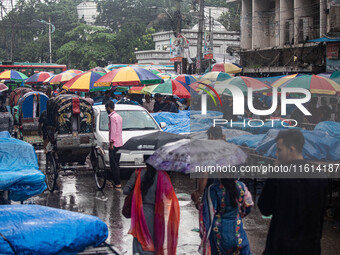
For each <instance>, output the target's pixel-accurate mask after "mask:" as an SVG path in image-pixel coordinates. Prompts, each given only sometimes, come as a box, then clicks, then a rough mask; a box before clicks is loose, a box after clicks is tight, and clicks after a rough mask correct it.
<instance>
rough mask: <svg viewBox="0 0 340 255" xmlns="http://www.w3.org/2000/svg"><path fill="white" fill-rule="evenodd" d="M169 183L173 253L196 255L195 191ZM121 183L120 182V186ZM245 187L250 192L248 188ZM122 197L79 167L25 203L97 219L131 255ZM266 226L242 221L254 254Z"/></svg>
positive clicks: (257, 218) (331, 234)
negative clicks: (174, 200)
mask: <svg viewBox="0 0 340 255" xmlns="http://www.w3.org/2000/svg"><path fill="white" fill-rule="evenodd" d="M37 155H38V159H39V163H40V164H41V166H40V169H44V165H45V160H44V155H43V153H42V151H41V150H38V151H37ZM171 180H172V183H173V186H174V188H175V191H176V194H177V196H178V199H179V201H180V209H181V222H180V229H179V242H178V243H179V244H178V249H177V254H198V252H197V249H198V246H199V243H200V238H199V234H198V233H197V232H196V231H195V229H197V228H198V211H197V210H196V208H195V207H194V204H193V203H192V202H191V200H190V193H191V192H192V191H193V190H194V189H195V180H193V179H190V178H189V176H186V175H182V174H172V176H171ZM125 182H126V180H123V183H122V184H123V185H124V183H125ZM258 187H260V185H259V186H258ZM249 188H250V190H252V187H251V186H250V187H249ZM257 193H259V191H258V192H257ZM124 197H125V196H124V195H123V194H122V192H121V191H117V190H114V189H113V187H112V184H111V182H110V181H109V182H107V184H106V187H105V189H104V190H103V191H98V190H97V188H96V186H95V182H94V177H93V175H92V172H91V171H89V169H88V168H86V167H81V168H78V169H77V170H76V171H65V172H64V171H61V172H59V178H58V187H57V190H55V191H54V193H53V194H51V193H50V192H49V191H45V192H44V193H43V194H41V195H39V196H36V197H34V198H31V199H30V200H28V201H27V202H33V203H36V204H39V205H46V206H50V207H55V208H61V209H66V210H70V211H76V212H82V213H86V214H90V215H95V216H98V217H99V218H100V219H101V220H103V221H104V222H105V223H106V224H107V226H108V228H109V237H108V239H107V242H108V243H110V244H112V245H114V246H115V247H117V248H118V249H119V250H120V251H121V252H122V253H126V254H132V236H131V235H128V234H127V233H128V230H129V227H130V220H129V219H125V218H124V216H122V214H121V209H122V205H123V203H124ZM269 223H270V219H263V218H262V217H261V215H260V213H259V210H258V209H257V208H256V207H255V208H254V210H253V211H252V213H251V214H250V215H249V216H247V217H246V218H245V219H244V227H245V230H246V232H247V235H248V238H249V242H250V247H251V250H252V253H253V254H255V255H257V254H262V252H263V249H264V246H265V241H266V236H267V231H268V226H269ZM332 225H333V222H332V220H331V219H328V218H326V220H325V226H324V231H323V240H322V248H323V249H322V254H325V255H328V254H329V255H330V254H339V252H338V251H339V250H340V242H339V240H340V230H338V229H333V228H332Z"/></svg>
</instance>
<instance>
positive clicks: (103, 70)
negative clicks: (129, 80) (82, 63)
mask: <svg viewBox="0 0 340 255" xmlns="http://www.w3.org/2000/svg"><path fill="white" fill-rule="evenodd" d="M91 71H92V72H100V73H104V74H107V73H108V72H111V71H110V70H109V69H107V68H103V67H100V66H97V67H95V68H92V69H90V70H89V71H88V72H91Z"/></svg>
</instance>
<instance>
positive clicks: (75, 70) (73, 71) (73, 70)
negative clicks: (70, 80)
mask: <svg viewBox="0 0 340 255" xmlns="http://www.w3.org/2000/svg"><path fill="white" fill-rule="evenodd" d="M65 72H69V73H75V74H81V73H83V71H82V70H77V69H70V70H66V71H65ZM65 72H63V73H65Z"/></svg>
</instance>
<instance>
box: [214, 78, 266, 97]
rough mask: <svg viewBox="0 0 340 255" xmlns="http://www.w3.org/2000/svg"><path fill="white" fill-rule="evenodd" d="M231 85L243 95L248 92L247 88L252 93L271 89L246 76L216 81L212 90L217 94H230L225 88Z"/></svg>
mask: <svg viewBox="0 0 340 255" xmlns="http://www.w3.org/2000/svg"><path fill="white" fill-rule="evenodd" d="M229 85H233V86H235V87H238V88H239V89H241V90H242V92H243V93H247V92H248V88H252V89H253V91H264V90H268V89H270V88H271V87H270V86H269V85H267V84H265V83H263V82H261V81H259V80H256V79H254V78H250V77H246V76H237V77H233V78H231V79H228V80H225V81H218V82H216V83H215V86H214V89H215V90H216V91H217V93H219V94H230V93H231V92H230V91H229V89H227V86H229Z"/></svg>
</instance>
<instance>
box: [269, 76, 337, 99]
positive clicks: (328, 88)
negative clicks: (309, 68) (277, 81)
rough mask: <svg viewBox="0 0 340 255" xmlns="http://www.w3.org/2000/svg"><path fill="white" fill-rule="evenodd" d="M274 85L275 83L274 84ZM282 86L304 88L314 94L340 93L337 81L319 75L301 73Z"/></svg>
mask: <svg viewBox="0 0 340 255" xmlns="http://www.w3.org/2000/svg"><path fill="white" fill-rule="evenodd" d="M273 87H274V84H273ZM278 88H279V89H282V88H304V89H308V90H309V91H310V92H311V93H313V94H321V95H336V94H340V85H339V84H338V83H336V82H335V81H333V80H331V79H328V78H325V77H321V76H318V75H314V74H313V75H301V76H299V77H296V78H295V79H291V80H290V81H288V82H286V83H284V84H282V85H281V86H280V87H278Z"/></svg>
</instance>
